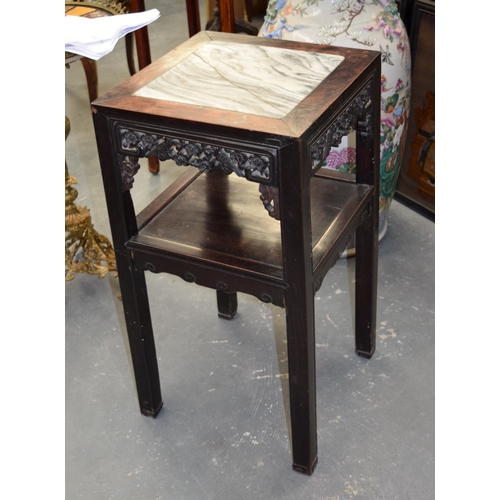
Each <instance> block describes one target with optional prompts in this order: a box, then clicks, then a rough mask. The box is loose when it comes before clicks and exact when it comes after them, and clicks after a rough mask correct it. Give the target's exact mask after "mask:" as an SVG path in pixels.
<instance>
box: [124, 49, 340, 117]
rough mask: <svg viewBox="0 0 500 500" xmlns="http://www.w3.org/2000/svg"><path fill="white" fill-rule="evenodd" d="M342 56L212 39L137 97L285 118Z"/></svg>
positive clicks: (141, 89)
mask: <svg viewBox="0 0 500 500" xmlns="http://www.w3.org/2000/svg"><path fill="white" fill-rule="evenodd" d="M343 60H344V57H343V56H339V55H335V54H322V53H318V52H305V51H301V50H291V49H283V48H278V47H269V46H260V45H246V44H240V43H233V42H222V41H211V42H210V43H207V44H205V45H202V46H201V47H199V48H197V49H196V50H195V51H194V52H192V53H191V54H189V55H188V56H187V57H186V58H185V59H183V60H182V61H180V62H179V63H178V64H176V65H175V66H174V67H172V68H170V69H169V70H168V71H166V72H165V73H163V74H162V75H161V76H159V77H158V78H156V79H155V80H153V81H151V82H150V83H148V84H147V85H145V86H143V87H142V88H140V89H139V90H137V91H136V92H135V93H134V95H136V96H140V97H149V98H153V99H160V100H164V101H171V102H178V103H184V104H192V105H197V106H203V107H207V108H216V109H223V110H229V111H237V112H240V113H248V114H253V115H257V116H265V117H270V118H278V119H280V118H283V117H284V116H285V115H287V114H288V113H289V112H290V111H291V110H292V109H293V108H294V107H295V106H296V105H297V104H298V103H300V102H301V101H302V100H303V99H304V98H305V97H307V96H308V95H309V94H310V93H311V92H312V91H313V90H314V89H315V88H316V87H317V86H318V85H319V84H320V83H321V82H322V81H323V80H324V79H325V78H326V77H327V76H328V75H329V74H330V73H331V72H332V71H334V70H335V69H336V68H337V66H338V65H339V64H340V63H341V62H342V61H343Z"/></svg>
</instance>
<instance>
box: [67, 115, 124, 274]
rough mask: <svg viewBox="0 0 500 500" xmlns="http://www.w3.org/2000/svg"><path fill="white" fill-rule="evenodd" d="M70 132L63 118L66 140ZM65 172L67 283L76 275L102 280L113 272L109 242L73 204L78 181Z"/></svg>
mask: <svg viewBox="0 0 500 500" xmlns="http://www.w3.org/2000/svg"><path fill="white" fill-rule="evenodd" d="M69 131H70V123H69V120H68V118H67V117H66V138H67V137H68V134H69ZM65 170H66V179H65V181H66V182H65V184H66V186H65V187H66V196H65V198H66V199H65V208H66V216H65V229H66V244H65V264H66V272H65V277H66V281H71V280H72V279H74V277H75V274H76V273H81V274H83V273H88V274H97V275H98V276H99V278H104V276H106V274H108V272H110V271H116V258H115V251H114V249H113V247H112V245H111V243H110V241H109V240H108V239H107V238H106V237H105V236H103V235H101V234H99V233H98V232H97V231H96V230H95V229H94V226H93V224H92V219H91V217H90V211H89V209H88V208H87V207H82V206H77V205H75V200H76V198H77V197H78V191H77V190H76V189H75V188H73V187H72V186H73V185H74V184H77V182H78V181H77V180H76V179H75V177H73V176H72V175H69V173H68V165H67V164H66V165H65Z"/></svg>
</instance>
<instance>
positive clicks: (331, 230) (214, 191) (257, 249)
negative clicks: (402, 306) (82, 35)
mask: <svg viewBox="0 0 500 500" xmlns="http://www.w3.org/2000/svg"><path fill="white" fill-rule="evenodd" d="M212 42H217V43H218V44H219V45H221V43H222V42H223V43H225V44H226V45H227V48H228V49H231V48H232V47H233V45H234V44H242V45H244V46H249V47H254V48H255V47H258V48H259V49H251V50H250V51H249V53H252V50H253V51H254V53H255V54H258V53H260V52H264V53H265V54H269V53H272V54H273V57H274V55H276V54H279V56H277V57H278V60H279V58H280V57H283V58H285V59H286V58H287V57H288V55H286V57H285V54H288V50H291V51H295V52H293V54H292V56H293V57H292V59H293V60H294V61H309V60H312V64H314V63H315V62H314V60H315V58H316V59H317V60H319V61H323V62H324V61H333V59H334V58H331V57H329V55H335V56H340V58H339V60H340V63H339V64H338V65H337V66H336V67H335V68H334V69H333V70H332V71H331V70H330V69H328V70H325V77H324V78H323V79H322V80H321V78H320V79H319V80H320V81H319V82H318V83H317V85H316V87H315V88H313V89H312V90H307V92H306V91H303V89H302V90H300V89H299V88H298V87H297V89H298V90H297V89H295V90H294V91H297V92H303V94H304V96H302V95H300V99H299V100H298V102H297V103H296V104H295V105H293V106H290V107H289V108H287V107H286V106H285V107H284V108H283V109H285V112H280V113H278V115H279V116H278V117H276V116H275V117H272V116H262V115H265V112H262V113H261V114H260V115H258V114H254V113H251V112H248V109H247V107H246V105H247V103H235V108H236V109H224V106H226V105H225V104H224V105H222V104H221V106H220V107H219V108H217V109H216V108H215V107H210V106H209V104H207V106H203V105H200V104H199V103H197V104H193V103H189V102H176V101H175V99H177V98H176V97H172V98H171V97H169V99H170V100H165V99H164V98H162V99H155V98H151V97H146V96H145V95H144V94H147V92H149V90H147V91H141V89H144V88H145V87H146V86H148V85H150V84H151V82H157V81H158V80H156V79H157V78H158V77H160V76H161V75H164V74H165V73H166V72H168V71H169V70H172V68H175V67H176V66H177V65H179V64H180V63H181V62H183V61H186V60H188V59H189V57H190V56H192V55H193V54H195V53H196V54H199V52H196V51H198V50H199V49H200V48H201V47H203V46H205V45H206V44H210V43H212ZM221 46H222V45H221ZM234 47H237V46H234ZM275 49H287V50H286V51H283V50H278V51H277V52H273V51H274V50H275ZM259 51H260V52H259ZM296 51H299V52H296ZM303 52H306V53H311V55H307V56H305V55H304V56H302V53H303ZM318 54H320V55H321V57H320V56H319V55H318ZM262 57H263V58H264V57H267V56H262ZM273 57H271V59H272V60H273V61H274V59H273ZM342 58H343V59H342ZM245 60H246V59H245ZM209 62H210V59H209ZM213 62H214V66H216V62H215V60H213ZM224 62H225V63H226V64H227V65H228V66H229V70H230V71H231V70H234V68H237V73H238V75H237V76H238V78H239V77H240V76H245V75H244V73H245V71H247V70H246V69H243V70H240V69H239V67H238V63H237V62H234V63H232V62H229V60H225V61H224ZM217 64H220V60H219V61H217ZM266 64H268V66H264V68H265V69H264V71H266V69H268V70H269V71H271V70H274V68H271V65H270V64H269V62H267V63H266ZM273 64H274V63H273ZM277 64H279V62H278V63H277ZM231 65H233V66H231ZM188 67H189V66H188ZM291 67H293V64H292V66H291ZM217 71H218V69H217ZM306 74H307V72H306ZM167 76H168V75H167ZM247 76H248V75H247ZM292 76H293V75H292ZM300 77H303V75H300ZM198 78H199V80H200V82H201V81H202V78H203V75H201V76H198ZM224 78H225V77H224ZM231 78H232V77H231ZM252 78H253V76H252V75H251V74H250V83H245V84H241V87H242V88H243V89H244V90H246V89H248V88H249V85H253V83H255V82H253V81H252ZM230 80H231V79H230ZM254 80H256V81H257V82H258V81H259V80H258V77H255V78H254ZM293 80H294V78H291V79H290V75H286V77H284V78H283V80H281V81H280V83H281V84H283V85H284V86H285V87H286V85H289V84H290V85H291V87H293V85H294V81H293ZM297 80H300V78H299V77H297ZM306 80H307V77H306ZM231 82H233V80H231ZM245 82H248V81H247V80H246V81H245ZM170 84H172V82H170V83H169V85H170ZM225 84H226V82H223V85H225ZM379 84H380V54H379V53H378V52H374V51H368V50H359V49H350V48H341V47H331V46H321V45H316V44H308V43H300V42H291V41H282V40H268V39H264V38H256V37H246V36H242V35H234V34H226V33H214V32H200V33H198V34H197V35H196V36H194V37H192V38H191V39H189V40H188V41H187V42H185V43H183V44H182V45H180V46H179V47H177V48H176V49H174V50H172V51H171V52H170V53H169V54H167V55H166V56H164V57H162V58H160V59H159V60H157V61H156V62H154V63H152V64H151V65H150V66H148V67H147V68H145V69H143V70H142V71H141V72H139V73H137V74H136V75H134V76H132V77H131V78H129V79H128V80H126V81H125V82H123V83H122V84H121V85H119V86H118V87H117V88H115V89H113V90H111V91H110V92H107V93H106V94H104V95H102V96H101V97H100V98H99V99H97V100H96V101H94V102H93V104H92V109H93V118H94V126H95V130H96V138H97V144H98V150H99V157H100V162H101V170H102V176H103V182H104V189H105V194H106V201H107V206H108V214H109V219H110V225H111V232H112V235H113V243H114V247H115V253H116V259H117V267H118V275H119V280H120V287H121V291H122V297H123V307H124V311H125V319H126V325H127V332H128V337H129V343H130V350H131V354H132V362H133V366H134V373H135V378H136V387H137V392H138V397H139V406H140V409H141V412H142V413H143V414H144V415H150V416H156V415H157V414H158V412H159V411H160V409H161V407H162V404H163V403H162V397H161V390H160V381H159V375H158V365H157V360H156V349H155V344H154V338H153V331H152V323H151V316H150V311H149V302H148V295H147V289H146V280H145V276H144V271H146V270H148V271H152V272H155V273H157V272H167V273H170V274H174V275H177V276H180V277H181V278H182V279H184V280H185V281H188V282H194V283H196V284H198V285H202V286H206V287H209V288H212V289H214V290H216V296H217V305H218V313H219V316H220V317H221V318H226V319H230V318H232V317H234V315H235V314H236V309H237V296H236V294H237V292H243V293H248V294H251V295H254V296H255V297H257V298H258V299H260V300H261V301H263V302H269V303H272V304H274V305H276V306H279V307H284V308H285V311H286V325H287V326H286V328H287V342H288V354H289V356H288V357H289V383H290V418H291V427H292V436H291V439H292V454H293V468H294V469H295V470H297V471H299V472H303V473H306V474H312V472H313V470H314V468H315V466H316V464H317V432H316V387H315V352H314V348H315V341H314V294H315V293H316V292H317V290H319V288H320V286H321V283H322V281H323V278H324V277H325V275H326V273H327V272H328V270H329V269H330V268H331V267H332V266H333V265H334V264H335V262H336V261H337V259H338V258H339V256H340V255H341V254H342V252H343V251H344V249H345V247H346V245H347V243H348V241H349V239H350V238H351V237H352V236H353V234H355V235H356V241H357V252H356V287H355V295H356V297H355V307H356V314H355V327H354V330H355V346H356V352H357V354H358V355H360V356H364V357H367V358H369V357H371V356H372V355H373V352H374V350H375V328H376V321H375V319H376V286H377V258H378V213H379V212H378V200H379V198H378V197H379V156H380V144H379V140H378V139H379V125H380V92H379ZM155 85H156V83H155ZM245 85H246V86H245ZM298 85H299V84H298ZM173 87H175V81H174V82H173ZM150 88H151V86H150V87H147V89H150ZM174 90H175V89H174ZM285 90H287V91H288V90H289V89H285ZM292 90H293V89H292ZM265 91H266V92H267V91H268V89H265ZM263 92H264V91H263ZM269 92H271V91H269ZM139 94H142V95H139ZM258 95H261V94H258ZM270 95H271V97H272V94H271V93H270ZM169 96H170V94H169ZM196 97H198V96H196ZM189 100H190V98H189V96H187V101H189ZM193 100H194V97H193ZM221 102H222V99H221ZM285 104H286V103H285ZM229 105H231V103H229ZM351 131H355V132H356V150H357V153H356V154H357V169H356V173H355V174H344V173H339V172H335V171H330V170H326V169H322V168H321V165H322V163H323V161H324V159H325V158H326V156H327V155H328V153H329V151H330V149H331V147H332V145H333V146H334V145H338V144H339V143H340V141H341V140H342V137H344V136H345V135H347V134H348V133H350V132H351ZM151 156H156V157H158V158H159V159H160V160H166V159H172V160H174V161H175V162H176V164H177V165H179V166H181V167H182V168H185V172H184V173H183V174H182V175H181V176H180V177H179V178H178V179H177V180H176V181H174V182H173V183H172V184H171V185H170V186H168V187H167V189H165V191H164V192H163V193H162V194H161V195H159V196H158V197H157V198H156V199H155V200H153V201H152V202H151V203H150V204H149V205H148V206H147V207H146V208H145V209H143V210H142V211H141V213H140V214H138V215H137V216H136V214H135V210H134V206H133V200H132V195H131V191H132V190H133V183H134V175H135V174H136V173H137V171H138V169H139V161H138V159H139V158H149V157H151ZM229 174H235V175H229Z"/></svg>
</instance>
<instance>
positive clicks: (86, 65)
mask: <svg viewBox="0 0 500 500" xmlns="http://www.w3.org/2000/svg"><path fill="white" fill-rule="evenodd" d="M144 10H145V5H144V0H65V14H66V15H72V16H84V17H90V18H95V17H104V16H116V15H120V14H127V13H133V12H143V11H144ZM134 39H135V43H136V46H137V61H138V65H139V69H140V70H141V69H143V68H145V67H146V66H148V65H149V64H151V50H150V46H149V36H148V30H147V26H145V27H143V28H141V29H139V30H136V31H134V32H133V33H129V34H127V35H126V36H125V45H126V51H127V64H128V68H129V72H130V75H134V74H135V73H136V70H135V62H134ZM78 59H79V60H80V61H81V62H82V65H83V69H84V71H85V77H86V79H87V89H88V93H89V100H90V102H92V101H95V100H96V99H97V97H98V73H97V62H96V61H94V60H92V59H88V58H87V57H81V56H76V55H75V54H71V53H68V52H67V53H66V54H65V62H66V65H67V66H69V64H70V63H72V62H74V61H76V60H78ZM148 167H149V170H150V171H151V172H152V173H155V174H156V173H158V170H159V168H160V164H159V161H158V159H157V158H150V159H149V160H148Z"/></svg>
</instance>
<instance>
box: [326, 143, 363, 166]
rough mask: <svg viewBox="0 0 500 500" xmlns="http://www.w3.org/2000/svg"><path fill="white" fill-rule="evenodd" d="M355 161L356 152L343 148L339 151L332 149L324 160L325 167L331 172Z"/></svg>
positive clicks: (352, 149)
mask: <svg viewBox="0 0 500 500" xmlns="http://www.w3.org/2000/svg"><path fill="white" fill-rule="evenodd" d="M355 161H356V150H355V149H354V148H344V149H341V150H340V151H337V150H335V149H332V150H331V151H330V154H329V155H328V157H327V158H326V165H327V167H328V168H331V169H332V170H338V168H339V166H340V165H343V164H344V163H354V162H355Z"/></svg>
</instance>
